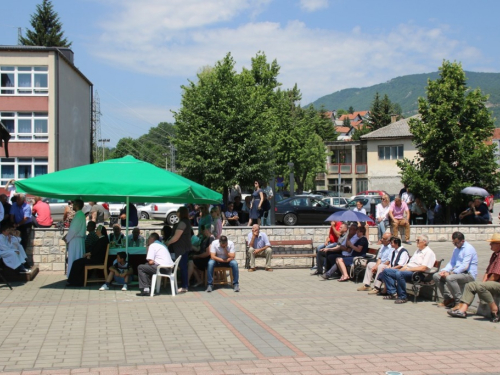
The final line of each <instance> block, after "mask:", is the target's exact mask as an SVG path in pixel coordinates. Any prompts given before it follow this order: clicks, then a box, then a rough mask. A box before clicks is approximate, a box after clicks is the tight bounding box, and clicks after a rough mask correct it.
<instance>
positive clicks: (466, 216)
mask: <svg viewBox="0 0 500 375" xmlns="http://www.w3.org/2000/svg"><path fill="white" fill-rule="evenodd" d="M467 206H468V208H467V209H465V210H464V211H462V212H461V213H460V215H458V218H459V219H460V223H461V224H470V223H471V222H472V221H473V218H474V215H475V212H476V209H475V207H474V201H470V202H469V203H468V204H467Z"/></svg>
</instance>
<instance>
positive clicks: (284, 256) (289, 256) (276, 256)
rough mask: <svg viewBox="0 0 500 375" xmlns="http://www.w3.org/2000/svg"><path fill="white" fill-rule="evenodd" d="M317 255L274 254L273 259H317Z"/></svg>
mask: <svg viewBox="0 0 500 375" xmlns="http://www.w3.org/2000/svg"><path fill="white" fill-rule="evenodd" d="M315 257H316V254H304V253H298V254H274V253H273V258H315Z"/></svg>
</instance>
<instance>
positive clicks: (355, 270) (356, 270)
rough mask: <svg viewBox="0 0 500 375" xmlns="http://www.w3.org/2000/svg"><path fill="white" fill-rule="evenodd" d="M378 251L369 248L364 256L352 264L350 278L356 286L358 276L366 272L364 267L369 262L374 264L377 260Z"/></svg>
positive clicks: (357, 258) (355, 259)
mask: <svg viewBox="0 0 500 375" xmlns="http://www.w3.org/2000/svg"><path fill="white" fill-rule="evenodd" d="M378 251H379V249H374V248H371V247H370V248H369V249H368V252H367V253H366V255H365V256H362V257H356V258H354V261H353V262H352V276H351V277H353V278H354V279H355V281H356V284H357V283H358V278H359V275H360V274H361V273H362V272H363V271H365V270H366V266H367V265H368V263H369V262H375V261H376V260H377V254H378Z"/></svg>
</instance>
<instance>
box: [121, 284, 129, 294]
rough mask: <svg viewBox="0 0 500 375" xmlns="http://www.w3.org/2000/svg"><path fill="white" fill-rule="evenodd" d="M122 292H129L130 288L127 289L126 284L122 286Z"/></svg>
mask: <svg viewBox="0 0 500 375" xmlns="http://www.w3.org/2000/svg"><path fill="white" fill-rule="evenodd" d="M122 290H123V291H124V292H125V291H127V290H128V288H127V284H124V285H123V286H122Z"/></svg>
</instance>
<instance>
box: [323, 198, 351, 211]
mask: <svg viewBox="0 0 500 375" xmlns="http://www.w3.org/2000/svg"><path fill="white" fill-rule="evenodd" d="M322 201H323V202H325V203H328V204H329V205H330V206H333V207H342V208H344V207H345V206H346V204H347V203H349V200H347V199H346V198H343V197H328V198H323V199H322Z"/></svg>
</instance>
